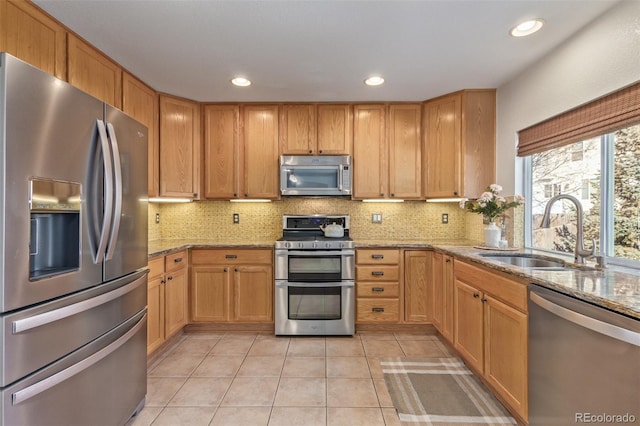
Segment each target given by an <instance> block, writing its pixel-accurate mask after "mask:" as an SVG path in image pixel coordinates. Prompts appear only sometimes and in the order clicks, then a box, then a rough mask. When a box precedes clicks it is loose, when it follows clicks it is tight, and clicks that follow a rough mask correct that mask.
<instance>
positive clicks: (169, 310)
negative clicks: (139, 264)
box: [164, 268, 188, 338]
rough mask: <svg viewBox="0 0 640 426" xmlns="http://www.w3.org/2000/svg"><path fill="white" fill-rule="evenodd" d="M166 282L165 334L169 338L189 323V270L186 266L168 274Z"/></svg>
mask: <svg viewBox="0 0 640 426" xmlns="http://www.w3.org/2000/svg"><path fill="white" fill-rule="evenodd" d="M166 280H167V281H166V284H165V299H164V300H165V317H164V318H165V334H166V336H165V337H167V338H169V337H171V336H172V335H173V334H174V333H176V332H177V331H179V330H181V329H182V327H184V326H185V325H186V324H187V312H188V305H187V270H186V269H185V268H183V269H180V270H178V271H175V272H171V273H167V274H166Z"/></svg>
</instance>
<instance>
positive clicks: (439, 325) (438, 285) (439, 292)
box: [431, 253, 444, 336]
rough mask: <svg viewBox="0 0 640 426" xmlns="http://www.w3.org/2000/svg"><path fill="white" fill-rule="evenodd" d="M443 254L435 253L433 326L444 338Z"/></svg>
mask: <svg viewBox="0 0 640 426" xmlns="http://www.w3.org/2000/svg"><path fill="white" fill-rule="evenodd" d="M443 262H444V260H443V255H442V253H433V267H432V274H431V276H432V277H433V278H432V281H433V301H432V302H433V303H432V305H433V307H432V308H431V309H432V312H433V319H432V321H433V326H434V327H435V328H436V329H437V330H438V331H439V332H440V334H442V335H443V336H444V332H443V317H444V277H443V271H442V264H443Z"/></svg>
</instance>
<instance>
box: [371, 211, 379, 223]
mask: <svg viewBox="0 0 640 426" xmlns="http://www.w3.org/2000/svg"><path fill="white" fill-rule="evenodd" d="M371 223H382V213H373V214H372V215H371Z"/></svg>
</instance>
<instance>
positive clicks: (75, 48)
mask: <svg viewBox="0 0 640 426" xmlns="http://www.w3.org/2000/svg"><path fill="white" fill-rule="evenodd" d="M67 49H68V52H67V55H68V70H67V71H68V73H69V83H71V84H73V85H74V86H76V87H77V88H79V89H81V90H84V91H85V92H87V93H89V94H90V95H93V96H95V97H96V98H98V99H100V100H103V101H105V102H106V103H108V104H109V105H112V106H114V107H116V108H122V102H121V101H122V69H121V68H120V66H119V65H118V64H117V63H115V62H113V61H112V60H111V59H109V58H108V57H107V56H105V55H103V54H102V53H101V52H100V51H98V50H97V49H95V48H94V47H93V46H91V45H89V44H87V43H85V42H84V41H82V40H80V39H79V38H78V37H76V36H74V35H73V34H69V35H68V44H67Z"/></svg>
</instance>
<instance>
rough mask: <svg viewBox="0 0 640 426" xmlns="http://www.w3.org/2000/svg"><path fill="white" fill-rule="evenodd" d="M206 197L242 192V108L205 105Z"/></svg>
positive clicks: (234, 194)
mask: <svg viewBox="0 0 640 426" xmlns="http://www.w3.org/2000/svg"><path fill="white" fill-rule="evenodd" d="M203 124H204V197H205V198H208V199H217V198H218V199H219V198H221V199H226V200H229V199H233V198H237V197H238V194H239V193H240V188H239V185H240V182H239V172H238V168H239V159H238V155H239V149H240V146H239V142H240V107H239V106H238V105H206V106H205V107H204V123H203Z"/></svg>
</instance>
